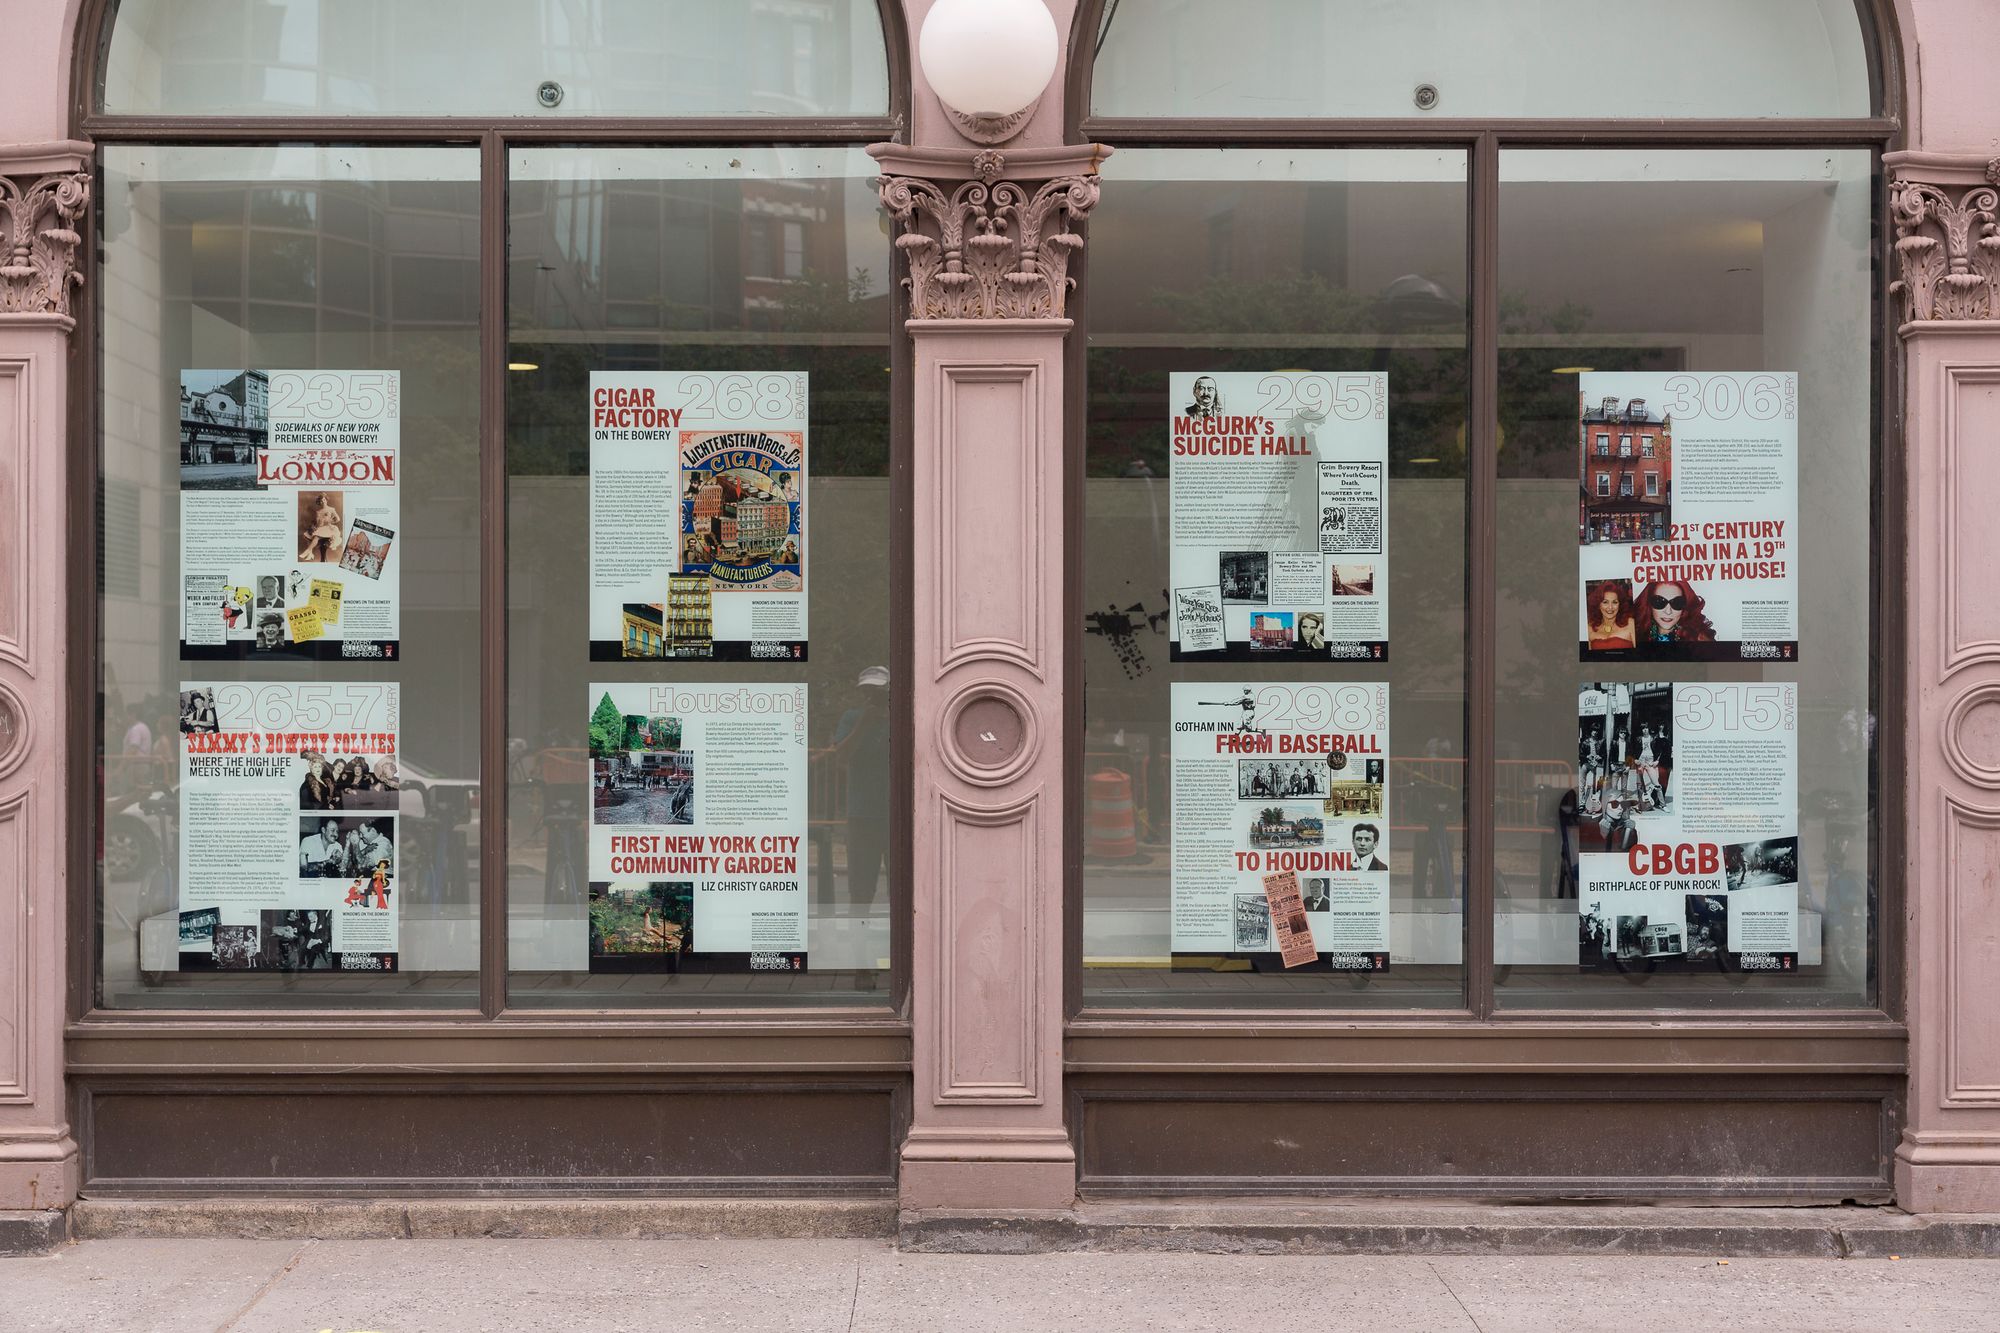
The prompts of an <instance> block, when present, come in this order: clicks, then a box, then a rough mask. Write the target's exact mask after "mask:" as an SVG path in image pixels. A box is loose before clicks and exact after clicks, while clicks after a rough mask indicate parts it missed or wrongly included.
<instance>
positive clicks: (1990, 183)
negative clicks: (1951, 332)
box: [1889, 158, 2000, 323]
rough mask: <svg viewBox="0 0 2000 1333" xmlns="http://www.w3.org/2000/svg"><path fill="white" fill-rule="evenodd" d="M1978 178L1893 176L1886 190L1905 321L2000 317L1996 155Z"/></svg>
mask: <svg viewBox="0 0 2000 1333" xmlns="http://www.w3.org/2000/svg"><path fill="white" fill-rule="evenodd" d="M1986 181H1987V183H1986V184H1984V185H1975V186H1973V187H1971V188H1970V189H1965V190H1958V191H1953V190H1952V189H1950V188H1949V187H1946V186H1940V185H1934V184H1932V183H1930V182H1928V181H1921V180H1899V181H1897V182H1896V184H1895V186H1894V187H1893V192H1892V194H1891V196H1890V209H1891V212H1892V213H1893V214H1894V217H1895V222H1896V258H1897V261H1898V264H1899V274H1898V277H1897V279H1896V281H1895V282H1893V283H1891V284H1890V285H1889V290H1890V292H1891V293H1892V294H1894V295H1897V296H1900V297H1901V298H1902V301H1903V319H1904V322H1906V323H1921V322H1924V321H1927V320H1980V319H2000V188H1996V187H2000V158H1994V159H1993V160H1992V161H1990V162H1988V163H1987V164H1986Z"/></svg>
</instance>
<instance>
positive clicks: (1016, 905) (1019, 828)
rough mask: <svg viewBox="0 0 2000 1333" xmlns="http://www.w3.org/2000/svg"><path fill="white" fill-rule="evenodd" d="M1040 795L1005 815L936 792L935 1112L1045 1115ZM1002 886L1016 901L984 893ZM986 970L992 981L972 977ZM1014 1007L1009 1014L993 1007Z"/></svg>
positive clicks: (1004, 808) (1008, 807)
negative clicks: (987, 886)
mask: <svg viewBox="0 0 2000 1333" xmlns="http://www.w3.org/2000/svg"><path fill="white" fill-rule="evenodd" d="M1041 796H1042V791H1041V788H1039V787H1037V788H1035V789H1033V790H1032V791H1029V792H1027V793H1026V794H1025V795H1024V796H1023V797H1022V798H1021V799H1019V800H1016V801H1012V802H1009V803H1008V804H1005V805H997V806H987V805H976V804H973V803H971V802H968V801H963V800H960V799H957V798H955V797H953V796H952V795H951V794H950V793H949V792H939V793H938V798H939V804H938V815H939V827H940V830H941V833H942V836H941V838H940V841H939V847H938V852H939V856H938V910H937V913H936V917H935V920H936V923H937V926H936V929H937V935H936V938H935V940H934V942H933V944H932V948H933V949H935V950H936V954H935V956H936V958H937V959H938V962H939V964H940V967H941V968H942V970H943V972H944V976H943V978H942V980H943V984H942V985H941V986H940V987H939V988H938V994H937V1000H936V1002H937V1005H938V1009H939V1014H938V1025H937V1027H936V1029H935V1036H936V1040H937V1041H938V1043H939V1047H940V1049H939V1050H938V1052H937V1057H936V1060H935V1061H934V1062H933V1065H932V1067H933V1069H934V1070H935V1071H936V1082H935V1084H934V1085H933V1087H932V1088H931V1097H932V1101H933V1103H934V1104H935V1105H938V1106H950V1105H958V1106H967V1105H971V1106H1010V1105H1011V1106H1040V1105H1042V1104H1043V1100H1044V1098H1043V1089H1042V1082H1041V1069H1042V1062H1043V1061H1042V1057H1043V1054H1044V1050H1045V1046H1044V1033H1045V1032H1046V1031H1047V1030H1048V1028H1049V1027H1050V1026H1051V1025H1050V1024H1049V1023H1048V1022H1047V1021H1046V1015H1045V1014H1044V1013H1043V1010H1042V1006H1043V1005H1044V1003H1045V1002H1046V999H1047V989H1048V988H1047V987H1046V986H1045V985H1044V984H1043V974H1042V966H1043V961H1044V956H1045V955H1046V954H1047V953H1048V948H1047V941H1046V940H1045V939H1044V938H1043V925H1044V922H1043V919H1042V914H1041V906H1042V904H1043V903H1044V902H1045V901H1046V899H1047V894H1046V889H1047V885H1046V884H1044V883H1043V882H1042V878H1041V876H1040V875H1039V874H1038V873H1037V864H1036V860H1037V857H1038V856H1039V855H1040V853H1041V850H1042V839H1041V834H1040V824H1039V819H1038V815H1039V806H1040V804H1041ZM982 874H984V875H988V876H997V877H999V878H1001V879H1004V880H1005V881H1006V882H1007V883H1008V884H1010V885H1016V886H1019V891H1018V892H1012V893H1000V894H995V893H992V892H990V891H982V889H983V888H984V886H982V885H981V884H980V882H979V879H980V876H981V875H982ZM981 970H983V971H984V972H985V973H987V974H988V975H986V976H985V977H980V976H978V975H975V974H976V973H978V972H979V971H981ZM996 1003H997V1004H999V1005H1003V1006H1004V1005H1007V1004H1012V1005H1014V1006H1016V1008H1015V1012H1014V1013H1012V1014H1011V1015H1010V1014H1007V1013H1005V1012H1004V1011H1000V1010H996V1009H995V1007H994V1006H995V1004H996Z"/></svg>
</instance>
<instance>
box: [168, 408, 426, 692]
mask: <svg viewBox="0 0 2000 1333" xmlns="http://www.w3.org/2000/svg"><path fill="white" fill-rule="evenodd" d="M401 388H402V383H401V375H400V374H399V372H397V371H393V370H184V371H182V372H181V403H180V459H181V461H180V480H181V505H180V514H181V634H180V640H181V656H182V658H183V659H186V660H190V661H218V660H230V659H238V658H248V659H252V660H272V661H281V660H285V659H298V658H305V659H309V660H319V661H339V660H354V659H368V660H372V659H389V658H394V657H396V656H398V655H399V650H400V639H401V633H402V630H401V622H402V598H401V592H400V584H401V579H400V573H399V564H398V561H397V559H396V541H397V532H398V530H399V529H400V527H401V526H402V518H401V508H400V502H399V495H400V485H401V474H402V448H401V412H402V407H401Z"/></svg>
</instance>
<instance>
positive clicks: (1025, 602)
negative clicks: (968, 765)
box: [931, 326, 1048, 680]
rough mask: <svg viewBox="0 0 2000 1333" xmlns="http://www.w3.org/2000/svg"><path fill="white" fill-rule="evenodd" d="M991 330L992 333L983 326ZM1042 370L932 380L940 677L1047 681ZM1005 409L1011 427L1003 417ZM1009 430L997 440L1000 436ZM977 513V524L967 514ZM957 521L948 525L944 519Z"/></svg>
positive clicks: (971, 372)
mask: <svg viewBox="0 0 2000 1333" xmlns="http://www.w3.org/2000/svg"><path fill="white" fill-rule="evenodd" d="M986 327H990V326H986ZM1043 375H1044V367H1043V366H1042V365H1041V363H1040V362H1036V361H1027V362H1018V361H1017V362H994V361H976V360H970V359H968V360H964V361H945V362H941V363H940V364H939V366H938V372H937V418H936V421H935V423H934V424H933V427H932V428H933V429H934V430H935V431H936V432H937V439H938V442H939V444H940V446H941V447H940V449H939V451H938V464H937V469H936V476H937V489H936V491H935V492H934V493H933V497H932V502H933V504H934V506H935V508H933V510H932V511H931V512H932V513H933V514H934V515H936V516H937V520H938V521H939V522H940V523H941V525H942V527H941V530H940V532H939V533H938V536H937V538H936V540H935V543H934V549H935V550H936V551H937V558H938V565H939V571H940V573H941V574H942V576H943V582H944V586H945V587H947V588H950V589H953V590H954V591H953V593H952V595H950V596H948V597H942V598H939V599H938V602H937V606H936V612H937V641H936V642H937V660H936V663H935V666H934V668H933V674H934V676H935V677H936V678H939V679H941V678H943V677H944V676H945V675H946V674H947V673H948V672H950V671H952V670H954V669H956V668H958V667H961V666H964V665H966V664H968V663H971V662H980V661H1001V662H1010V663H1012V664H1013V665H1015V666H1018V667H1020V668H1021V669H1022V670H1023V671H1026V672H1028V673H1030V674H1031V675H1033V676H1034V677H1035V678H1036V679H1037V680H1041V679H1045V678H1046V676H1045V673H1044V670H1043V664H1042V655H1043V639H1044V636H1043V633H1042V622H1043V619H1044V614H1043V606H1044V603H1043V598H1044V597H1045V595H1046V591H1047V583H1048V580H1047V577H1046V567H1045V564H1044V560H1045V555H1046V552H1047V549H1048V548H1047V544H1046V536H1045V533H1044V531H1043V530H1044V528H1045V527H1046V526H1047V518H1046V515H1045V514H1044V512H1043V505H1044V496H1043V485H1044V481H1045V478H1046V476H1047V473H1046V471H1045V469H1043V468H1042V467H1040V466H1038V461H1039V454H1038V452H1037V450H1036V447H1035V442H1036V440H1037V438H1038V436H1039V434H1040V432H1041V431H1043V430H1044V429H1046V428H1047V427H1046V422H1045V417H1046V416H1047V404H1046V403H1044V401H1043V398H1042V395H1043V394H1044V393H1045V392H1047V390H1046V388H1045V386H1044V383H1043ZM980 387H989V388H990V387H998V388H999V389H1001V390H1002V391H1003V395H1004V397H1003V401H1002V402H1001V403H994V402H991V401H985V402H981V403H979V404H978V405H976V406H973V405H970V404H968V402H967V397H968V391H969V390H976V389H978V388H980ZM1009 403H1011V406H1012V417H1013V420H1012V422H1011V423H1008V422H1007V420H1006V416H1005V415H1003V409H1004V408H1005V407H1006V406H1007V405H1009ZM1007 424H1011V425H1012V427H1013V430H1012V431H1011V432H1006V433H1005V434H1004V435H1003V427H1004V426H1005V425H1007ZM974 513H977V514H979V515H980V518H979V520H978V521H977V522H974V521H971V520H969V519H968V518H967V517H965V516H966V515H970V514H974ZM947 515H958V516H960V517H957V518H953V519H952V520H951V521H950V522H949V523H946V522H944V519H945V516H947ZM982 574H983V575H984V578H985V579H989V580H992V581H993V582H994V583H995V584H1003V585H1005V586H1006V588H1007V591H1008V592H1009V593H1010V594H1011V595H1010V596H1008V597H1004V598H993V599H990V600H986V601H979V602H974V601H972V600H971V599H969V598H968V597H967V596H966V595H965V593H964V592H963V590H964V589H966V588H968V587H969V586H971V585H972V584H974V583H976V582H979V581H981V579H980V575H982Z"/></svg>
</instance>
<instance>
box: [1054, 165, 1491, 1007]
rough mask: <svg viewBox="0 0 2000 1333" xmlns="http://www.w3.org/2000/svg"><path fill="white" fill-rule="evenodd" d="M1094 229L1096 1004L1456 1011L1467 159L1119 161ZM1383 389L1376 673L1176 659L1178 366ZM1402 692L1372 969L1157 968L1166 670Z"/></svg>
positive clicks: (1090, 884) (1088, 520)
mask: <svg viewBox="0 0 2000 1333" xmlns="http://www.w3.org/2000/svg"><path fill="white" fill-rule="evenodd" d="M1105 175H1106V187H1105V191H1104V199H1103V202H1102V204H1100V206H1099V207H1098V209H1097V211H1096V212H1095V213H1094V214H1093V215H1092V218H1091V253H1092V255H1093V258H1092V260H1091V274H1090V285H1089V291H1088V293H1087V296H1088V302H1089V308H1088V317H1087V318H1088V333H1089V340H1090V341H1089V383H1088V393H1089V419H1088V424H1087V432H1088V434H1087V452H1086V455H1085V462H1084V470H1085V476H1084V482H1083V507H1084V529H1083V532H1084V535H1083V553H1082V554H1083V606H1084V611H1083V619H1084V623H1083V626H1082V630H1083V674H1084V689H1085V701H1084V723H1085V734H1084V738H1083V746H1084V753H1083V783H1084V792H1083V799H1084V800H1085V801H1086V802H1087V804H1088V813H1080V814H1079V815H1078V817H1079V818H1080V819H1083V820H1084V822H1085V828H1086V830H1087V833H1086V837H1085V842H1084V858H1083V884H1082V889H1083V956H1084V968H1085V971H1084V991H1085V997H1086V1002H1087V1003H1089V1004H1092V1005H1149V1006H1175V1007H1183V1006H1214V1005H1232V1006H1258V1005H1280V1006H1320V1007H1367V1008H1408V1007H1428V1008H1437V1007H1446V1008H1456V1007H1458V1006H1459V1005H1461V1004H1462V1003H1463V994H1462V982H1461V972H1460V966H1459V964H1460V959H1461V957H1462V953H1463V949H1462V938H1463V920H1462V916H1461V910H1460V901H1461V874H1462V848H1463V840H1464V817H1463V808H1464V801H1463V792H1464V781H1465V777H1464V764H1465V758H1464V756H1465V730H1464V710H1465V683H1464V661H1465V620H1464V613H1465V602H1464V587H1465V573H1464V559H1465V476H1466V472H1465V438H1466V436H1465V421H1466V402H1467V400H1466V393H1467V378H1466V370H1467V362H1466V328H1467V326H1466V310H1465V293H1466V274H1465V254H1466V246H1465V188H1464V183H1463V182H1464V175H1465V160H1464V155H1463V154H1461V153H1459V152H1456V151H1434V150H1429V149H1422V150H1409V151H1396V152H1390V151H1383V152H1375V151H1352V152H1350V151H1332V150H1327V151H1312V152H1302V151H1296V150H1272V151H1263V150H1247V149H1237V150H1229V151H1217V152H1208V151H1193V150H1151V149H1148V150H1128V151H1126V152H1121V153H1120V154H1119V155H1118V156H1117V157H1116V158H1113V159H1111V161H1110V162H1109V163H1108V164H1107V166H1106V168H1105ZM1282 370H1309V371H1315V372H1318V371H1325V372H1340V371H1350V372H1352V371H1379V372H1385V373H1386V374H1387V376H1388V383H1389V419H1388V427H1389V501H1388V503H1389V525H1390V537H1389V541H1390V546H1391V550H1392V551H1393V552H1394V559H1393V561H1392V563H1391V571H1392V572H1391V576H1390V580H1389V584H1390V586H1389V639H1390V647H1389V660H1388V662H1387V664H1386V665H1379V664H1376V665H1371V664H1367V663H1337V662H1334V661H1332V660H1330V659H1329V660H1328V661H1326V662H1325V663H1323V664H1321V663H1314V664H1311V665H1307V664H1303V663H1300V664H1294V663H1287V664H1285V665H1269V666H1267V665H1263V664H1249V665H1241V664H1239V665H1224V664H1201V663H1180V664H1170V662H1169V660H1168V657H1169V649H1168V638H1167V632H1168V618H1167V614H1166V612H1167V606H1166V598H1167V584H1168V581H1169V574H1168V568H1169V561H1168V532H1169V519H1170V490H1169V488H1170V485H1171V464H1170V461H1169V453H1168V441H1169V429H1168V423H1169V413H1170V411H1171V410H1175V409H1177V408H1179V407H1180V406H1181V405H1180V404H1178V403H1175V402H1173V401H1172V400H1171V398H1170V395H1169V392H1168V389H1169V377H1170V376H1171V375H1172V374H1173V373H1174V372H1185V373H1191V374H1201V373H1204V372H1210V373H1212V372H1227V371H1282ZM1266 680H1268V681H1312V682H1325V683H1335V682H1347V681H1357V682H1358V681H1377V680H1386V681H1387V682H1388V683H1389V686H1390V711H1391V724H1390V727H1389V734H1390V743H1391V746H1392V750H1393V753H1392V754H1391V755H1390V756H1389V764H1388V801H1389V819H1390V820H1391V821H1392V824H1393V828H1392V829H1391V836H1390V838H1389V839H1388V843H1389V847H1390V855H1389V858H1388V860H1389V864H1390V871H1391V875H1390V885H1391V889H1390V895H1391V903H1390V914H1391V921H1390V927H1391V942H1392V946H1393V948H1392V953H1393V957H1392V960H1391V965H1390V967H1389V969H1388V971H1387V972H1386V973H1382V974H1374V975H1368V974H1353V975H1348V976H1340V975H1329V974H1327V973H1326V972H1321V971H1314V972H1300V971H1294V972H1290V973H1287V972H1285V971H1284V970H1283V969H1274V970H1268V971H1253V970H1252V965H1251V963H1250V962H1249V961H1248V960H1247V959H1243V958H1235V959H1230V958H1223V959H1217V960H1212V961H1211V964H1210V965H1208V966H1200V967H1198V966H1193V965H1190V964H1189V963H1188V962H1186V961H1185V960H1184V961H1183V965H1182V966H1181V967H1179V968H1175V967H1172V966H1170V960H1169V957H1168V955H1169V953H1170V948H1171V932H1170V922H1171V898H1172V895H1171V882H1172V874H1171V871H1172V863H1173V844H1174V838H1175V834H1176V830H1175V828H1174V825H1173V820H1172V818H1171V817H1170V814H1169V810H1170V805H1171V785H1170V774H1169V764H1168V757H1169V749H1170V732H1169V729H1168V723H1169V717H1170V712H1169V709H1170V700H1169V694H1170V690H1169V686H1170V684H1171V683H1174V682H1182V681H1192V682H1236V681H1243V682H1253V681H1266Z"/></svg>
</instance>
